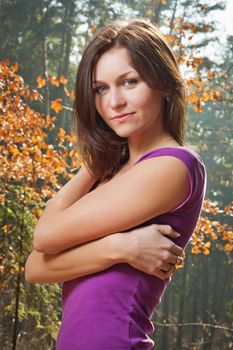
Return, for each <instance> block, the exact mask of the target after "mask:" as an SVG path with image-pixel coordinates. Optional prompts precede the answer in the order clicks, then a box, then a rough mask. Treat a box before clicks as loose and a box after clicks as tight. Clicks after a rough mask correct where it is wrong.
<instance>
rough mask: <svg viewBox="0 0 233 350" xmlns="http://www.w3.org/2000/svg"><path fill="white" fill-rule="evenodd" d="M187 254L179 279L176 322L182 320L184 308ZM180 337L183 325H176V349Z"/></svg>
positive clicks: (180, 322) (180, 344) (178, 347)
mask: <svg viewBox="0 0 233 350" xmlns="http://www.w3.org/2000/svg"><path fill="white" fill-rule="evenodd" d="M188 260H189V255H187V258H186V260H185V264H184V269H183V274H182V279H181V288H180V293H179V299H180V302H179V314H178V323H179V324H182V323H183V321H184V308H185V298H186V281H187V270H188V263H189V261H188ZM182 337H183V327H179V326H178V334H177V338H176V349H182Z"/></svg>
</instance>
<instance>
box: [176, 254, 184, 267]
mask: <svg viewBox="0 0 233 350" xmlns="http://www.w3.org/2000/svg"><path fill="white" fill-rule="evenodd" d="M182 262H183V258H182V257H181V256H179V255H178V256H177V257H176V265H180V264H181V263H182Z"/></svg>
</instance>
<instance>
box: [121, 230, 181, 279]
mask: <svg viewBox="0 0 233 350" xmlns="http://www.w3.org/2000/svg"><path fill="white" fill-rule="evenodd" d="M122 234H124V235H127V238H128V242H127V244H128V248H129V250H130V252H129V254H128V255H127V261H126V262H127V263H128V264H129V265H131V266H133V267H135V268H137V269H138V270H141V271H143V272H146V273H148V274H151V275H154V276H157V277H159V278H161V279H163V280H164V279H166V278H168V277H170V276H171V275H173V274H174V273H175V272H176V264H177V262H178V261H179V262H180V261H182V260H183V258H184V251H183V249H182V248H180V247H179V246H177V245H176V244H175V243H173V242H172V241H171V240H170V239H169V238H178V237H179V234H178V233H177V232H175V231H174V230H173V229H172V228H171V226H169V225H156V224H153V225H150V226H145V227H142V228H138V229H135V230H132V231H129V232H126V233H122ZM165 236H166V237H165ZM122 239H123V237H122ZM178 257H180V258H178Z"/></svg>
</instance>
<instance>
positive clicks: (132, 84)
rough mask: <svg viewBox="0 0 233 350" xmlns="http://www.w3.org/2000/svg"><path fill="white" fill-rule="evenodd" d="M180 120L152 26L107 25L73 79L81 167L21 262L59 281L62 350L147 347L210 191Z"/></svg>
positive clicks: (163, 51)
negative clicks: (154, 320)
mask: <svg viewBox="0 0 233 350" xmlns="http://www.w3.org/2000/svg"><path fill="white" fill-rule="evenodd" d="M184 120H185V91H184V82H183V80H182V77H181V74H180V71H179V68H178V65H177V62H176V60H175V57H174V55H173V53H172V52H171V50H170V48H169V46H168V45H167V43H166V41H165V39H164V38H163V37H162V35H161V34H160V33H159V32H158V30H157V29H156V28H155V27H154V26H153V25H152V24H150V23H148V22H147V21H145V20H139V19H138V20H133V21H131V22H129V23H119V22H114V23H111V24H110V25H108V26H107V27H105V28H104V29H103V30H102V31H101V32H100V33H98V34H97V35H96V36H95V37H94V39H93V40H92V41H91V42H90V44H89V45H88V46H87V48H86V50H85V52H84V54H83V57H82V60H81V63H80V65H79V69H78V73H77V81H76V100H75V126H76V128H77V139H78V151H79V154H80V155H81V156H82V158H83V162H84V164H85V166H86V168H84V169H83V170H81V171H79V173H78V174H77V175H76V176H74V177H73V178H72V179H71V181H69V182H68V183H67V184H66V185H65V186H64V187H63V188H62V189H61V190H60V191H59V192H58V193H57V194H56V195H55V196H54V197H53V198H52V199H51V200H49V202H48V204H47V207H46V208H45V210H44V212H43V214H42V216H41V217H40V219H39V222H38V224H37V226H36V228H35V232H34V248H35V250H34V251H33V252H32V253H31V255H30V256H29V259H28V261H27V264H26V278H27V280H28V281H29V282H40V283H45V282H60V281H66V282H65V283H64V286H63V315H62V324H61V328H60V332H59V336H58V340H57V350H66V349H68V350H79V349H80V350H81V349H82V350H83V349H85V350H110V349H111V350H124V349H125V350H130V349H132V350H133V349H152V348H153V345H154V343H153V341H152V340H151V339H150V338H149V334H150V333H151V332H152V331H153V325H152V323H151V321H150V319H151V316H152V313H153V311H154V309H155V306H156V305H157V304H158V303H159V301H160V298H161V296H162V294H163V292H164V290H165V288H166V286H167V284H168V282H169V281H170V276H171V275H172V274H173V273H174V272H175V264H176V263H177V262H178V261H180V260H182V257H183V250H182V249H181V248H184V247H185V246H186V245H187V243H188V241H189V238H190V236H191V234H192V232H193V230H194V228H195V226H196V223H197V220H198V217H199V214H200V210H201V205H202V201H203V198H204V193H205V168H204V165H203V163H202V161H201V159H200V157H199V156H198V155H197V154H196V153H195V152H194V151H192V150H190V149H189V148H187V147H184ZM163 224H166V225H169V226H166V225H163ZM171 227H172V228H171ZM177 232H179V234H180V235H179V234H178V233H177ZM161 233H162V234H161ZM164 235H167V236H168V237H169V238H170V239H168V238H167V237H164ZM172 240H174V241H175V243H176V244H175V243H174V242H172Z"/></svg>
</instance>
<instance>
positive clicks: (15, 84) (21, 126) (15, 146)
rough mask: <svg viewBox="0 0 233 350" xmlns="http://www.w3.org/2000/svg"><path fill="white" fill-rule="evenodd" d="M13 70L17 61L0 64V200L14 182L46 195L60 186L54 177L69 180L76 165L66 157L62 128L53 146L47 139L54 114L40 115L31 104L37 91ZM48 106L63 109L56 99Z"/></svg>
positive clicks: (66, 142) (67, 139)
mask: <svg viewBox="0 0 233 350" xmlns="http://www.w3.org/2000/svg"><path fill="white" fill-rule="evenodd" d="M17 70H18V65H17V64H15V65H13V66H10V64H9V62H8V61H3V62H1V63H0V93H1V95H0V125H1V129H0V140H1V143H0V179H1V180H0V181H1V186H2V191H1V193H0V196H1V197H0V199H1V203H4V198H5V194H6V192H5V190H6V189H7V186H9V185H10V184H14V183H23V184H24V185H26V186H29V187H30V186H32V187H33V188H35V190H36V191H37V192H38V193H40V195H41V198H46V197H50V196H51V195H52V193H53V191H54V190H55V189H58V188H60V186H61V183H59V180H58V179H59V178H60V179H61V178H66V179H69V178H70V176H71V168H72V166H73V165H75V166H76V167H77V163H75V162H72V160H71V159H69V152H71V151H72V150H71V147H72V144H71V136H70V135H68V134H67V133H66V132H65V130H64V129H62V128H59V130H58V131H57V145H56V146H53V145H52V144H50V143H49V142H48V135H49V133H50V132H51V131H53V130H54V129H55V119H56V117H55V116H52V115H44V114H41V113H39V112H38V111H36V110H35V109H34V108H33V107H32V106H33V104H35V103H36V102H37V101H39V100H42V96H41V95H40V93H39V92H38V91H37V90H35V89H32V90H31V89H29V87H28V86H27V85H26V84H25V83H24V80H23V78H22V77H21V76H20V75H19V74H17ZM50 81H51V84H55V85H56V86H59V84H60V83H62V84H65V83H66V79H65V78H64V77H60V78H59V80H58V79H57V78H55V77H51V78H50ZM37 83H38V85H39V86H40V87H42V86H43V84H44V81H43V79H41V78H40V79H39V78H38V79H37ZM66 91H67V93H68V90H67V89H66ZM70 94H71V93H70ZM51 109H52V110H54V111H55V112H58V111H59V110H61V109H63V107H62V105H61V101H60V99H57V100H55V101H53V102H51ZM72 153H73V152H72ZM69 160H70V162H69ZM68 163H69V164H68ZM4 188H5V190H3V189H4Z"/></svg>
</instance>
